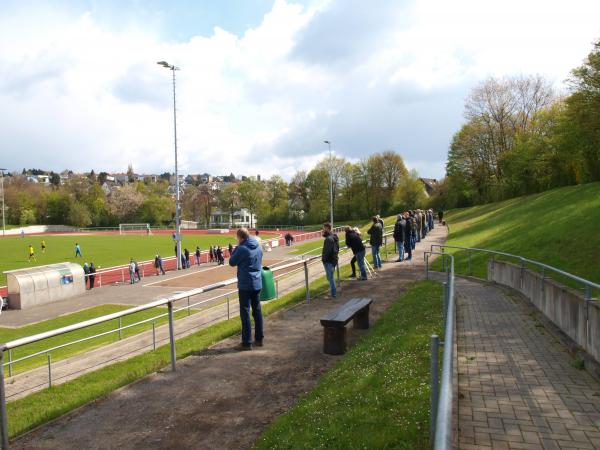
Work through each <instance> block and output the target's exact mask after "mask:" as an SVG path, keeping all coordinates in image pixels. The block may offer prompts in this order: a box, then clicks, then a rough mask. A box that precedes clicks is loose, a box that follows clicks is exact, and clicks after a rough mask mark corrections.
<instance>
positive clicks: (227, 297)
mask: <svg viewBox="0 0 600 450" xmlns="http://www.w3.org/2000/svg"><path fill="white" fill-rule="evenodd" d="M227 320H229V295H228V296H227Z"/></svg>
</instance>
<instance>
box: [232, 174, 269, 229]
mask: <svg viewBox="0 0 600 450" xmlns="http://www.w3.org/2000/svg"><path fill="white" fill-rule="evenodd" d="M238 192H239V195H240V203H241V204H242V206H244V207H246V208H248V211H250V227H251V228H253V227H254V221H253V215H254V214H256V211H257V210H258V208H259V207H260V206H261V204H262V203H263V202H264V201H265V200H264V197H265V191H264V185H263V183H262V182H261V181H258V180H257V179H256V178H254V177H247V178H246V179H245V180H244V181H242V182H241V183H240V184H239V185H238Z"/></svg>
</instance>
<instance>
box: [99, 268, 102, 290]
mask: <svg viewBox="0 0 600 450" xmlns="http://www.w3.org/2000/svg"><path fill="white" fill-rule="evenodd" d="M99 275H100V276H99V277H98V287H102V272H100V274H99Z"/></svg>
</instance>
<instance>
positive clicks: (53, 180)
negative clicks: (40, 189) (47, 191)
mask: <svg viewBox="0 0 600 450" xmlns="http://www.w3.org/2000/svg"><path fill="white" fill-rule="evenodd" d="M50 184H51V185H52V186H54V187H58V186H60V175H59V174H57V173H55V172H50Z"/></svg>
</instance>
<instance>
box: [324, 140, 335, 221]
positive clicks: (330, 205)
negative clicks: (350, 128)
mask: <svg viewBox="0 0 600 450" xmlns="http://www.w3.org/2000/svg"><path fill="white" fill-rule="evenodd" d="M323 142H324V143H325V144H327V146H328V147H329V223H331V229H332V230H333V171H332V167H331V142H330V141H323Z"/></svg>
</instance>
